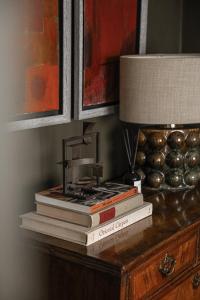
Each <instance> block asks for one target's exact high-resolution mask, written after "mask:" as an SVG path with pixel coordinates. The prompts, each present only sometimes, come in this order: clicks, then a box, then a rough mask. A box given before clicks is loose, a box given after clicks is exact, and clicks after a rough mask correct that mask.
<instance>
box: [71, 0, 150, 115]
mask: <svg viewBox="0 0 200 300" xmlns="http://www.w3.org/2000/svg"><path fill="white" fill-rule="evenodd" d="M74 3H75V10H74V11H75V68H74V69H75V74H74V118H75V119H79V120H81V119H86V118H91V117H97V116H103V115H108V114H111V113H114V112H115V111H116V108H117V103H118V94H119V91H118V88H119V79H118V78H119V57H120V55H129V54H135V53H145V51H146V28H147V10H148V0H109V1H108V0H75V1H74Z"/></svg>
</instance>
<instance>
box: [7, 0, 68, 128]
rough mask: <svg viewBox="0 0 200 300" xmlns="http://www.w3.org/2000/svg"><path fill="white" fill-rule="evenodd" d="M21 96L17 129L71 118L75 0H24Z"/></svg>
mask: <svg viewBox="0 0 200 300" xmlns="http://www.w3.org/2000/svg"><path fill="white" fill-rule="evenodd" d="M22 3H23V9H24V13H23V22H22V24H23V26H22V41H23V42H22V47H21V48H22V53H23V55H24V58H25V59H24V62H23V70H22V73H21V78H22V80H21V91H22V93H21V95H20V99H18V103H17V110H16V118H15V119H16V120H15V121H14V122H13V123H12V124H11V126H12V127H13V129H26V128H34V127H41V126H47V125H55V124H61V123H66V122H69V121H70V118H71V21H72V18H71V17H72V16H71V11H72V0H23V1H22Z"/></svg>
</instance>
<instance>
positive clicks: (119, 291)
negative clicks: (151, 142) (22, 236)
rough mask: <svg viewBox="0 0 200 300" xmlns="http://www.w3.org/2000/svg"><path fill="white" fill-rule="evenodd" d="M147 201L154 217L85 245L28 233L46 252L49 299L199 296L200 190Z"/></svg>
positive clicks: (182, 298) (188, 299) (178, 298)
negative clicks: (150, 204) (150, 205)
mask: <svg viewBox="0 0 200 300" xmlns="http://www.w3.org/2000/svg"><path fill="white" fill-rule="evenodd" d="M145 199H146V200H147V201H151V202H152V203H153V206H154V212H153V216H152V217H149V218H146V219H144V220H142V221H140V222H138V223H136V224H134V225H132V226H130V227H128V228H125V229H124V230H122V231H120V232H118V233H116V234H114V235H112V236H110V237H108V238H106V239H104V240H102V241H99V242H98V243H95V244H93V245H91V246H89V247H87V248H86V247H83V246H79V245H75V244H72V243H68V242H65V241H62V240H58V239H55V238H51V237H47V236H43V235H39V234H33V235H30V234H28V235H27V236H29V237H30V236H31V241H32V243H34V244H35V245H36V246H37V247H39V249H40V250H41V251H45V253H46V254H47V255H49V256H50V265H49V295H50V296H49V297H50V298H49V300H141V299H153V300H156V299H160V300H193V299H195V300H199V299H200V249H199V239H200V236H199V229H200V188H199V189H194V190H189V191H181V192H174V193H172V192H171V193H170V192H160V193H154V194H148V195H146V196H145Z"/></svg>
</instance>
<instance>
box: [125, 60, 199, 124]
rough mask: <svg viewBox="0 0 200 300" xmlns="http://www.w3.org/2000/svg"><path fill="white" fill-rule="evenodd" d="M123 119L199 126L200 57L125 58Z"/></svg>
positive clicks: (126, 120)
mask: <svg viewBox="0 0 200 300" xmlns="http://www.w3.org/2000/svg"><path fill="white" fill-rule="evenodd" d="M120 119H121V120H122V121H124V122H128V123H137V124H160V125H161V124H163V125H164V124H195V123H200V56H198V55H132V56H122V57H121V58H120Z"/></svg>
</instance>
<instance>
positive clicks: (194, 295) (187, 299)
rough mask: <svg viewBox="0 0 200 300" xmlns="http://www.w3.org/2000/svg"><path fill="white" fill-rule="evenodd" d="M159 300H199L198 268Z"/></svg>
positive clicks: (199, 276)
mask: <svg viewBox="0 0 200 300" xmlns="http://www.w3.org/2000/svg"><path fill="white" fill-rule="evenodd" d="M158 299H159V300H169V299H170V300H199V299H200V268H199V269H198V270H197V271H196V272H195V273H193V275H191V276H189V277H188V278H187V279H185V280H184V281H183V282H182V283H181V284H179V285H178V286H177V287H176V288H174V289H173V290H171V291H170V292H168V293H167V294H166V295H165V296H164V297H158Z"/></svg>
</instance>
